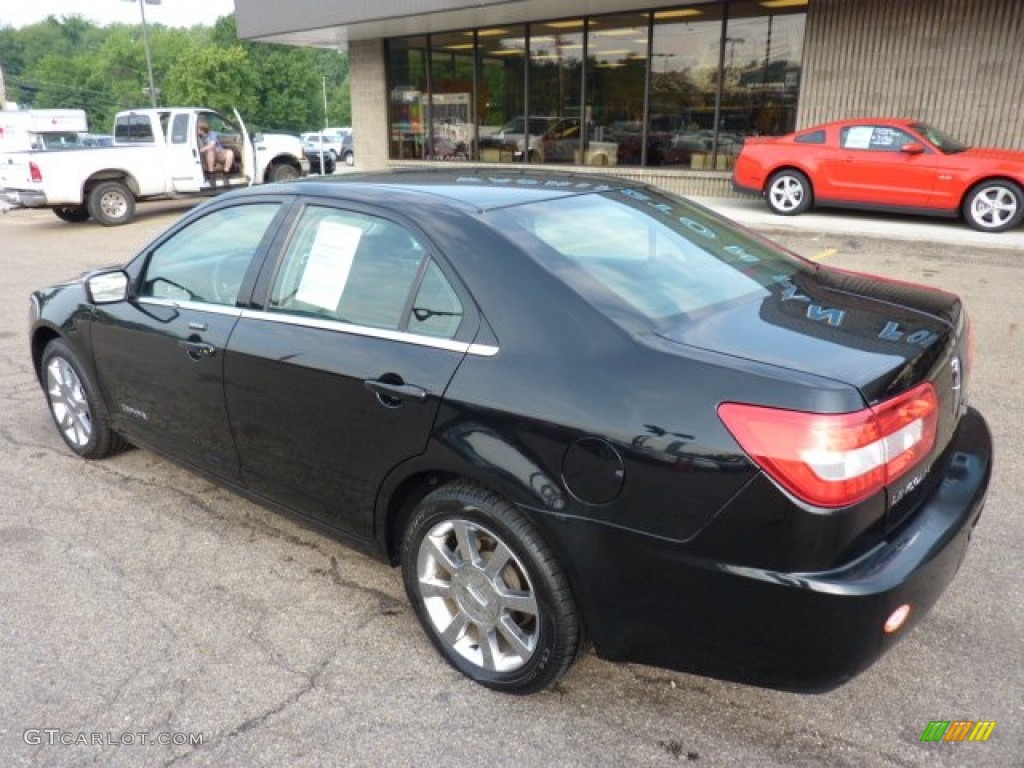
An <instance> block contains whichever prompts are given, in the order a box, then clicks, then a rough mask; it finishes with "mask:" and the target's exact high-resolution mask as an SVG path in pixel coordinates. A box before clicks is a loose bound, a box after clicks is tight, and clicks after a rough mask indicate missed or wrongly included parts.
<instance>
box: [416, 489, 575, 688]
mask: <svg viewBox="0 0 1024 768" xmlns="http://www.w3.org/2000/svg"><path fill="white" fill-rule="evenodd" d="M402 573H403V578H404V581H405V589H406V593H407V594H408V595H409V600H410V601H411V602H412V604H413V607H414V609H415V611H416V615H417V617H418V618H419V620H420V623H421V624H422V625H423V627H424V629H425V630H426V632H427V635H429V637H430V639H431V641H432V642H433V643H434V646H435V647H436V648H437V649H438V651H440V652H441V655H442V656H444V658H445V660H446V661H448V663H449V664H451V665H452V666H453V667H455V668H456V669H457V670H459V671H460V672H462V674H464V675H466V676H467V677H469V678H470V679H471V680H474V681H476V682H478V683H480V684H481V685H484V686H486V687H488V688H492V689H494V690H498V691H502V692H505V693H518V694H525V693H534V692H536V691H539V690H542V689H544V688H546V687H547V686H549V685H551V684H553V683H554V682H555V681H557V680H558V679H559V678H560V677H562V675H564V674H565V672H566V671H567V670H568V669H569V667H570V666H571V665H572V663H573V662H574V661H575V660H576V658H577V657H578V655H579V654H580V652H581V650H582V648H583V647H584V641H583V632H582V628H581V626H580V620H579V616H578V614H577V611H576V604H575V601H574V600H573V596H572V592H571V590H570V588H569V583H568V579H567V578H566V576H565V574H564V573H563V571H562V569H561V568H560V567H559V565H558V563H557V561H556V560H555V557H554V555H553V554H552V553H551V551H550V550H549V549H548V547H547V546H546V545H545V543H544V542H543V541H542V540H541V538H540V536H539V535H538V534H537V532H536V531H535V530H534V528H533V526H532V525H530V523H529V521H527V520H526V519H525V518H524V517H523V516H522V514H521V513H520V512H519V511H518V510H517V509H516V508H515V507H514V506H512V505H511V504H509V503H508V502H506V501H505V500H503V499H501V498H500V497H498V496H496V495H495V494H493V493H490V492H488V491H485V490H483V489H481V488H478V487H476V486H473V485H469V484H464V483H456V484H453V485H448V486H444V487H442V488H439V489H437V490H436V491H433V492H432V493H430V494H428V495H427V496H426V497H425V498H424V499H423V501H422V502H420V504H419V505H418V506H417V507H416V509H415V511H414V512H413V515H412V519H411V521H410V522H409V525H408V527H407V529H406V532H405V535H404V537H403V540H402Z"/></svg>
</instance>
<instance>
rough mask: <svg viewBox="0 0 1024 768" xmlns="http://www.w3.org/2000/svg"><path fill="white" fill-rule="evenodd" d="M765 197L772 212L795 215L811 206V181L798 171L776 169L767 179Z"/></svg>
mask: <svg viewBox="0 0 1024 768" xmlns="http://www.w3.org/2000/svg"><path fill="white" fill-rule="evenodd" d="M765 199H766V200H767V201H768V207H769V208H771V209H772V212H773V213H778V214H780V215H782V216H796V215H797V214H798V213H803V212H804V211H806V210H807V209H808V208H810V207H811V202H812V201H813V193H812V191H811V182H810V179H808V178H807V177H806V176H805V175H804V174H802V173H800V171H791V170H784V171H778V172H777V173H775V174H773V175H772V177H771V178H770V179H768V186H767V188H766V189H765Z"/></svg>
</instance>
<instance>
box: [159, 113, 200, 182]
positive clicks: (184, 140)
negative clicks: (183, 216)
mask: <svg viewBox="0 0 1024 768" xmlns="http://www.w3.org/2000/svg"><path fill="white" fill-rule="evenodd" d="M169 125H170V130H169V135H168V136H167V167H168V168H169V169H170V173H171V186H172V187H173V189H174V191H175V192H198V191H199V189H200V187H201V185H202V183H203V163H202V158H201V157H200V156H199V133H198V125H197V119H196V113H195V112H194V111H193V110H175V111H174V112H172V113H171V119H170V124H169Z"/></svg>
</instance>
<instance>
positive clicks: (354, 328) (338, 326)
mask: <svg viewBox="0 0 1024 768" xmlns="http://www.w3.org/2000/svg"><path fill="white" fill-rule="evenodd" d="M240 312H241V316H242V318H244V319H246V320H259V321H262V322H267V323H281V324H284V325H300V326H303V327H304V328H317V329H319V330H322V331H334V332H335V333H347V334H351V335H354V336H366V337H368V338H372V339H385V340H387V341H397V342H399V343H402V344H414V345H416V346H418V347H430V348H432V349H444V350H447V351H449V352H461V353H462V354H469V355H475V356H477V357H494V356H495V355H496V354H498V348H497V347H495V346H491V345H488V344H469V343H467V342H464V341H453V340H451V339H441V338H436V337H433V336H421V335H419V334H415V333H408V332H403V331H389V330H386V329H384V328H370V327H369V326H365V325H352V324H351V323H342V322H339V321H337V320H321V319H318V318H315V317H301V316H299V315H289V314H287V313H284V312H264V311H261V310H254V309H243V310H240Z"/></svg>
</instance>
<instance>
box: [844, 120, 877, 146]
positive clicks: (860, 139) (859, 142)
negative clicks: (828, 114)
mask: <svg viewBox="0 0 1024 768" xmlns="http://www.w3.org/2000/svg"><path fill="white" fill-rule="evenodd" d="M874 130H875V129H874V128H873V127H872V126H870V125H857V126H854V127H853V128H850V129H849V130H848V131H847V132H846V143H845V144H844V145H843V147H844V148H846V149H868V148H869V147H870V146H871V134H872V133H873V132H874Z"/></svg>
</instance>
